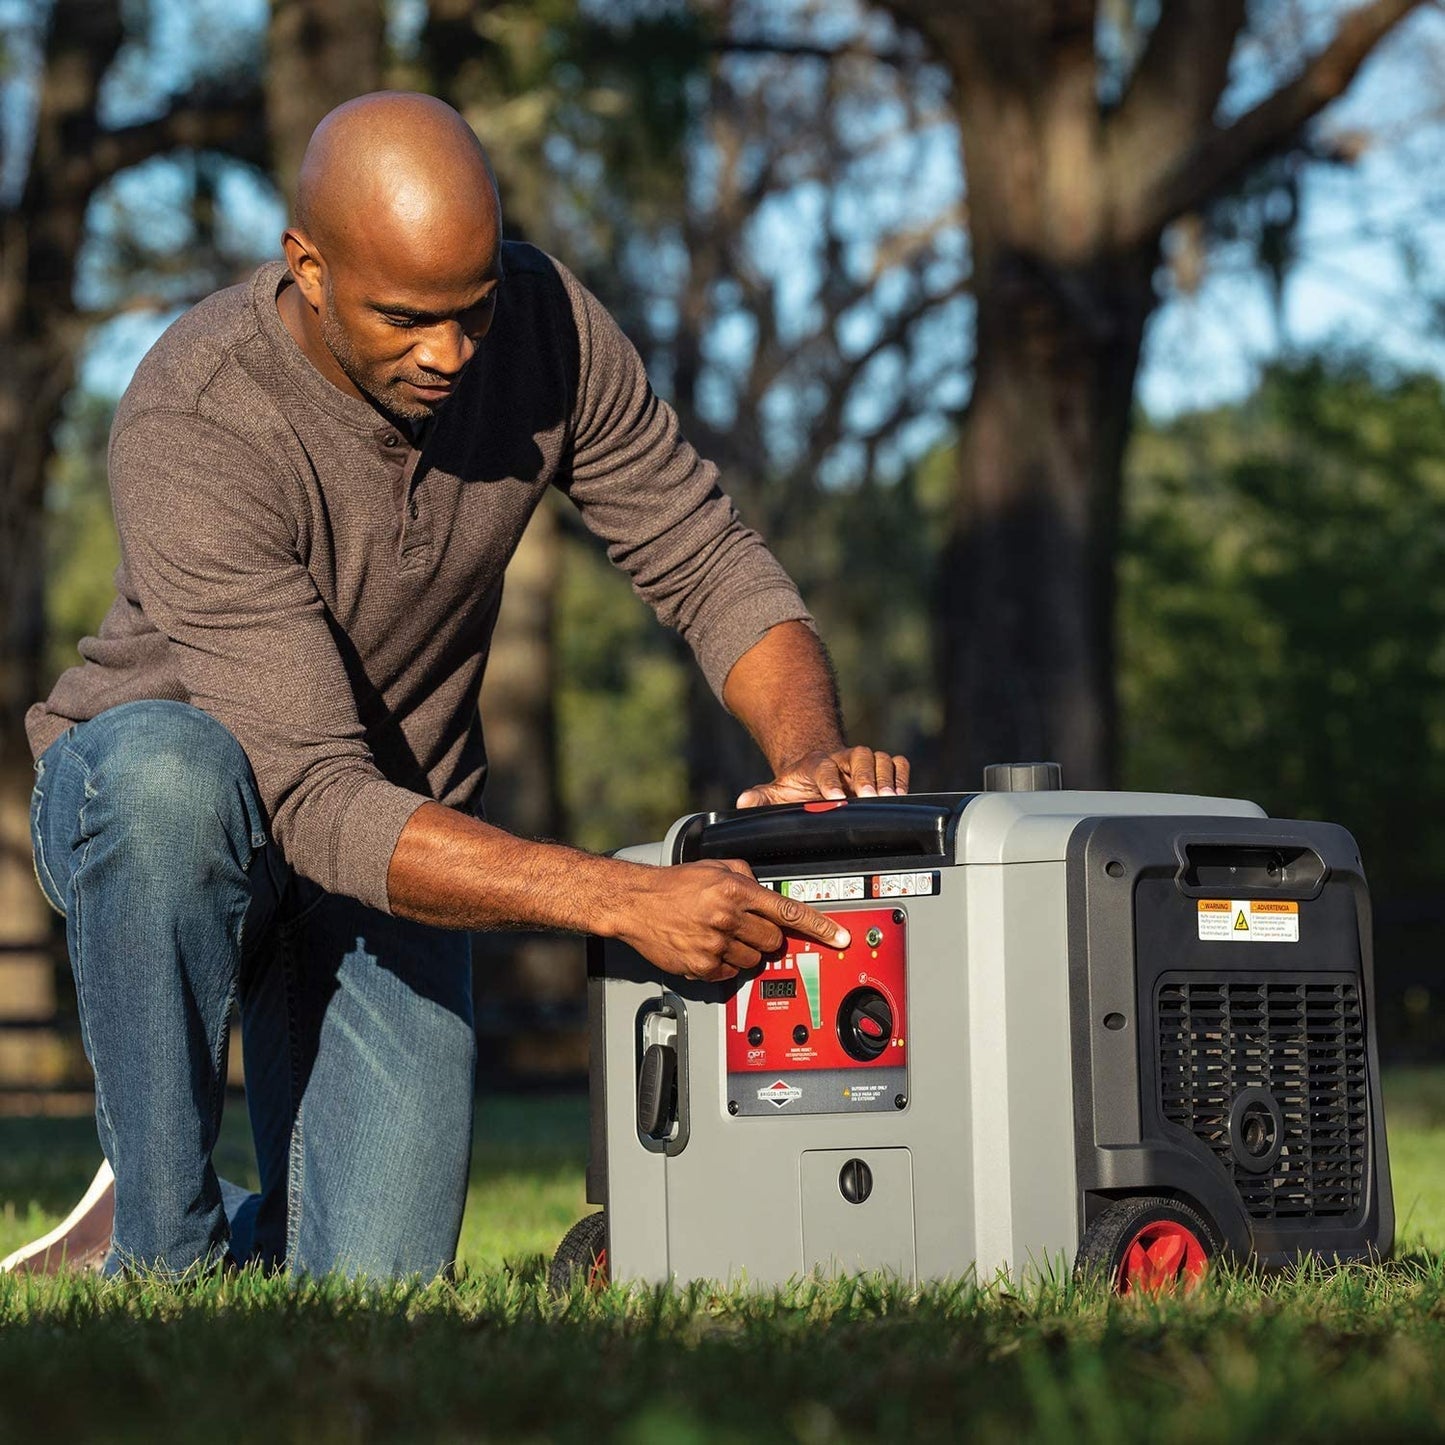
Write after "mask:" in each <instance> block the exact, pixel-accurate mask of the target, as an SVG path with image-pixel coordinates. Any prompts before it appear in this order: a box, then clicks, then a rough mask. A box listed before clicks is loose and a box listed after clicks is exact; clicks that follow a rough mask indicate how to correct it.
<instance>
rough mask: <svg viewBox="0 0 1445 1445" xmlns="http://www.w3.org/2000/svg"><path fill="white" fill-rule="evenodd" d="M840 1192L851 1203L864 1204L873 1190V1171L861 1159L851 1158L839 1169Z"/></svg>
mask: <svg viewBox="0 0 1445 1445" xmlns="http://www.w3.org/2000/svg"><path fill="white" fill-rule="evenodd" d="M838 1192H839V1193H840V1194H841V1195H842V1196H843V1198H844V1199H846V1200H847V1201H848V1203H849V1204H862V1203H863V1201H864V1200H865V1199H867V1197H868V1196H869V1195H870V1194H872V1192H873V1171H872V1170H871V1169H870V1168H869V1167H868V1166H867V1165H866V1164H865V1163H864V1162H863V1161H862V1160H861V1159H850V1160H849V1161H848V1162H847V1163H846V1164H845V1165H844V1166H843V1167H842V1168H841V1169H840V1170H839V1171H838Z"/></svg>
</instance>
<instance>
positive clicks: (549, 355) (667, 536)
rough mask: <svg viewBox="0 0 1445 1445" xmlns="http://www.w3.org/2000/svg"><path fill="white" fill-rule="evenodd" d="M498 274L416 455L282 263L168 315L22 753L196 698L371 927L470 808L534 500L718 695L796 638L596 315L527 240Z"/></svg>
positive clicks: (666, 417) (121, 414)
mask: <svg viewBox="0 0 1445 1445" xmlns="http://www.w3.org/2000/svg"><path fill="white" fill-rule="evenodd" d="M503 268H504V280H503V282H502V286H501V291H500V297H499V301H498V306H497V311H496V315H495V318H494V321H493V324H492V328H491V331H490V332H489V334H488V335H487V337H486V339H485V340H484V341H483V342H482V344H481V346H480V347H479V348H478V351H477V354H476V356H475V357H474V358H473V360H472V363H471V365H470V366H469V367H468V368H467V370H466V372H465V373H464V374H463V377H462V380H461V382H460V383H459V385H458V389H457V391H456V392H455V393H454V394H453V395H452V396H451V398H450V399H449V400H448V401H447V403H446V405H445V406H444V407H442V408H441V409H440V410H439V411H438V413H437V415H436V417H435V419H434V421H433V423H432V425H431V427H430V428H429V429H428V431H427V434H426V436H425V439H424V441H423V443H422V445H421V448H420V450H415V449H414V448H413V447H412V445H411V440H410V438H409V437H408V436H407V435H406V433H405V432H404V431H401V430H399V429H398V428H397V427H395V426H393V425H391V424H390V423H388V422H387V420H386V419H385V418H384V417H382V416H381V415H380V414H379V413H378V412H377V411H375V410H374V409H373V408H372V407H371V406H369V405H368V404H367V403H365V402H363V401H360V400H358V399H356V398H354V397H350V396H347V395H345V394H343V393H342V392H341V391H339V390H337V389H336V388H335V387H334V386H332V385H331V383H330V382H328V381H327V380H326V379H325V378H324V377H322V375H321V374H320V373H319V372H318V371H317V370H316V369H315V367H314V366H312V364H311V363H310V362H309V361H308V360H307V359H306V357H305V355H304V354H303V353H302V351H301V349H300V348H299V346H297V344H296V342H295V341H294V339H293V338H292V336H291V334H290V333H289V332H288V331H287V329H286V327H285V325H284V323H283V322H282V320H281V318H280V315H279V314H278V312H277V309H276V296H277V293H278V291H279V289H280V288H281V287H282V286H283V285H286V284H289V278H288V275H287V272H286V268H285V267H284V266H282V265H280V264H276V263H273V264H270V265H266V266H262V267H261V268H260V269H259V270H258V271H257V272H256V273H255V275H254V276H253V278H252V279H251V281H250V282H249V283H247V284H242V285H239V286H233V287H230V288H228V289H227V290H224V291H219V292H217V293H216V294H215V295H213V296H211V297H209V298H207V299H206V300H205V301H202V302H201V303H200V304H199V305H197V306H196V307H194V308H193V309H192V310H190V311H188V312H187V313H186V314H185V315H184V316H182V317H181V318H180V319H179V320H178V321H176V323H175V324H174V325H173V326H172V327H171V328H170V329H169V330H168V331H167V332H166V333H165V335H164V336H162V337H161V339H160V340H159V341H158V342H157V343H156V345H155V346H154V348H152V350H151V351H150V353H149V354H148V355H147V356H146V357H145V359H144V360H143V361H142V362H141V365H140V368H139V370H138V371H137V372H136V375H135V379H134V380H133V381H132V382H131V384H130V387H129V388H128V389H127V391H126V393H125V396H124V397H123V398H122V400H121V403H120V407H119V409H118V411H117V413H116V418H115V424H114V427H113V429H112V431H111V439H110V453H109V467H110V485H111V496H112V502H113V505H114V509H115V519H116V526H117V529H118V531H119V534H120V543H121V564H120V567H119V569H118V570H117V572H116V599H115V602H114V604H113V605H112V606H111V608H110V611H109V612H108V613H107V614H106V617H105V620H104V622H103V623H102V624H101V628H100V634H99V636H97V637H88V638H86V639H85V640H84V641H83V642H82V643H81V645H80V653H81V657H82V658H83V661H82V662H81V664H80V665H79V666H76V667H72V668H71V669H69V670H68V671H67V672H66V673H64V674H63V675H62V676H61V677H60V679H59V680H58V681H57V682H56V684H55V687H54V689H53V690H52V692H51V694H50V697H49V698H48V699H47V700H46V701H45V702H42V703H37V704H36V705H35V706H34V707H32V708H31V709H30V712H29V714H28V715H27V718H26V724H27V729H28V733H29V738H30V745H31V748H32V750H33V752H34V753H35V755H36V757H39V756H40V754H41V753H42V752H43V751H44V750H45V749H46V748H47V747H48V746H49V745H50V744H51V743H53V742H54V741H55V740H56V739H57V738H58V737H59V736H60V735H61V734H62V733H63V732H64V731H65V730H66V729H67V728H68V727H69V726H70V725H71V724H73V723H76V722H80V721H84V720H85V719H88V718H92V717H94V716H95V715H96V714H97V713H100V712H102V711H104V710H105V709H106V708H110V707H115V706H117V705H118V704H121V703H126V702H133V701H136V700H139V699H145V698H160V699H174V700H176V701H180V702H187V703H192V704H194V705H195V706H196V707H200V708H204V709H205V711H206V712H208V713H210V714H211V715H212V716H214V717H216V718H217V719H219V720H220V721H221V722H222V723H224V724H225V726H226V727H227V728H229V729H230V730H231V732H232V733H234V734H235V736H236V738H237V739H238V740H239V741H240V743H241V745H242V746H243V747H244V749H245V751H246V755H247V757H248V758H249V759H250V762H251V766H252V769H253V770H254V772H255V775H256V781H257V783H258V785H259V787H260V791H261V795H262V798H263V800H264V802H265V804H266V807H267V810H268V813H269V823H270V828H271V832H272V835H273V837H274V838H275V840H276V842H277V843H278V844H279V846H280V847H281V849H282V851H283V853H284V854H285V856H286V858H287V860H288V861H289V862H290V864H291V865H292V866H293V867H294V868H296V869H297V870H298V871H299V872H300V873H302V874H304V875H305V876H307V877H309V878H312V879H314V880H315V881H316V882H318V883H319V884H321V886H322V887H323V888H326V889H328V890H329V891H332V892H337V893H344V894H347V895H349V896H351V897H355V898H358V899H360V900H362V901H363V902H364V903H368V904H371V905H372V906H373V907H376V908H381V909H386V908H387V907H388V900H387V889H386V875H387V868H388V866H389V864H390V861H391V855H392V851H393V849H394V848H395V846H396V841H397V838H398V837H399V836H400V834H401V831H402V828H403V827H404V826H405V824H406V821H407V819H408V818H409V817H410V816H411V814H412V813H413V812H414V811H415V809H416V808H417V807H419V806H420V805H421V803H422V802H423V801H424V800H426V799H435V800H436V801H437V802H440V803H444V804H446V805H448V806H451V807H456V808H461V809H465V810H468V811H479V809H480V805H481V794H482V788H483V785H484V783H485V779H486V752H485V748H484V745H483V740H482V727H481V719H480V717H479V716H478V711H477V695H478V690H479V687H480V683H481V677H482V670H483V668H484V667H485V665H486V659H487V651H488V647H489V645H490V641H491V635H492V629H493V626H494V624H495V622H496V617H497V608H498V605H499V603H500V601H501V593H502V573H503V569H504V568H505V567H506V565H507V562H508V560H509V558H510V557H511V555H512V553H513V551H514V550H515V548H516V546H517V542H518V539H519V538H520V537H521V535H522V529H523V528H524V527H525V526H526V523H527V520H528V518H529V517H530V516H531V515H532V511H533V509H534V508H535V507H536V506H537V504H538V502H539V500H540V499H541V497H542V496H543V494H544V490H545V488H547V487H548V486H554V487H557V488H559V489H560V490H561V491H562V492H564V493H565V494H566V495H567V496H568V497H569V498H570V499H571V501H572V502H573V503H574V504H575V505H576V506H577V508H578V509H579V511H580V513H581V516H582V518H583V520H584V521H585V522H586V524H587V526H588V527H589V528H590V529H591V530H592V531H593V532H594V533H596V534H597V535H598V536H599V537H601V538H602V539H603V540H604V541H605V542H606V544H607V550H608V556H609V557H610V558H611V560H612V561H613V562H614V563H616V564H617V565H618V566H619V567H621V568H623V569H624V570H625V571H626V573H627V574H628V576H629V577H630V578H631V579H632V585H633V587H634V589H635V590H636V592H637V593H638V595H639V596H640V597H641V598H642V599H643V600H644V601H646V602H647V603H648V604H649V605H650V606H651V607H652V608H653V610H654V611H655V612H656V613H657V615H658V617H659V618H661V620H662V621H663V622H665V623H667V624H668V625H670V626H672V627H675V628H676V629H677V630H678V631H679V632H680V633H681V634H682V636H683V637H684V638H685V639H686V641H687V642H688V644H689V645H690V646H691V648H692V650H693V651H694V653H695V654H696V655H697V658H698V661H699V663H700V664H701V666H702V669H703V671H704V673H705V674H706V676H707V679H708V681H709V683H710V684H711V686H712V688H713V690H714V691H715V692H717V693H719V695H720V694H721V690H722V685H723V682H724V680H725V679H726V677H727V674H728V671H729V669H730V668H731V667H732V665H733V663H734V662H736V661H737V659H738V658H739V657H740V656H741V655H742V653H743V652H745V651H746V650H747V649H748V648H749V647H750V646H752V644H753V643H755V642H756V641H757V640H758V639H759V638H760V637H761V636H762V635H763V633H764V632H766V631H767V629H768V628H769V627H771V626H773V625H774V624H776V623H779V622H783V621H787V620H790V619H801V620H804V621H809V619H808V615H807V612H806V610H805V608H804V606H803V603H802V601H801V599H800V598H799V596H798V593H797V590H796V588H794V586H793V584H792V583H791V581H789V579H788V577H787V575H786V574H785V573H784V572H783V570H782V568H781V567H780V566H779V565H778V563H777V561H776V560H775V559H774V558H773V556H772V555H771V553H770V552H769V551H768V550H767V548H766V547H765V546H764V544H763V542H762V540H761V538H759V537H758V535H757V534H756V533H755V532H752V531H750V530H748V529H747V528H746V527H744V526H743V525H742V524H741V523H740V522H739V520H738V517H737V514H736V512H735V511H734V509H733V506H732V504H731V502H730V501H729V500H728V498H727V497H726V496H725V495H724V494H723V493H722V492H721V491H720V490H719V488H718V481H717V471H716V468H714V467H713V466H712V465H711V464H710V463H708V462H705V461H703V460H701V459H700V458H699V457H698V456H697V454H696V453H695V452H694V451H693V450H692V448H691V447H690V446H689V445H688V444H687V443H686V442H685V441H684V440H683V439H682V437H681V436H680V435H679V432H678V426H677V419H676V416H675V415H674V413H673V411H672V409H671V408H670V407H668V406H667V405H666V404H665V403H663V402H661V401H659V400H658V398H657V397H656V396H655V395H654V393H653V391H652V389H651V387H650V386H649V384H648V381H647V377H646V375H645V373H644V371H643V367H642V363H641V360H640V358H639V357H638V355H637V352H636V351H635V350H634V348H633V347H632V345H631V344H630V343H629V342H628V341H627V339H626V338H625V337H624V335H623V334H622V331H621V330H620V328H619V327H618V326H617V324H616V322H614V321H613V319H612V318H611V317H610V316H609V315H608V313H607V312H606V311H605V310H604V309H603V307H602V306H601V305H600V304H599V302H598V301H597V300H596V298H595V297H593V296H592V295H590V294H589V293H588V292H587V291H586V290H585V289H584V288H583V287H582V286H581V285H580V284H579V283H578V281H577V280H576V278H575V277H574V276H572V275H571V273H570V272H568V271H567V270H566V268H565V267H563V266H561V265H560V264H558V263H557V262H556V261H554V260H552V259H551V258H550V257H548V256H546V255H544V254H543V253H541V252H540V251H537V250H536V249H534V248H532V247H530V246H524V245H518V244H514V243H508V244H506V245H505V246H504V248H503Z"/></svg>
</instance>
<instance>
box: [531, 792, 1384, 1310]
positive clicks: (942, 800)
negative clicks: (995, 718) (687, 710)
mask: <svg viewBox="0 0 1445 1445" xmlns="http://www.w3.org/2000/svg"><path fill="white" fill-rule="evenodd" d="M617 856H619V857H624V858H628V859H631V860H633V861H638V862H646V863H651V864H655V865H658V866H662V867H666V866H669V865H673V864H679V863H685V862H687V861H689V860H693V859H704V858H712V859H721V858H737V859H742V860H744V861H745V862H747V863H748V864H749V865H750V866H751V867H752V869H753V871H754V873H755V875H756V876H757V877H758V879H759V880H760V881H761V882H763V883H765V884H767V885H768V886H771V887H773V888H775V889H777V890H778V891H780V892H781V893H783V894H785V895H787V896H789V897H791V898H796V899H801V900H803V901H804V902H806V903H808V904H810V905H812V906H813V907H815V908H817V909H819V910H820V911H823V912H825V913H827V914H828V915H829V916H832V917H836V918H837V919H838V920H839V922H841V923H842V924H843V925H844V927H846V928H847V929H848V931H849V934H850V941H849V943H848V945H847V947H846V948H843V949H829V948H826V947H824V946H823V945H820V944H818V943H816V942H814V941H812V940H810V939H807V938H803V937H800V936H789V937H787V938H786V940H785V944H784V947H783V949H782V950H781V951H780V952H778V953H777V954H776V955H774V956H772V957H770V958H769V959H767V960H765V962H764V963H763V965H762V966H761V967H760V968H758V969H756V970H754V971H753V972H751V973H749V974H746V975H740V976H739V977H737V978H735V979H732V980H730V981H729V982H727V983H725V984H702V983H692V982H686V981H683V980H681V979H676V978H669V977H666V976H664V975H663V974H662V973H660V972H659V971H658V970H657V969H655V968H653V967H652V966H651V965H649V964H648V963H646V962H645V961H644V960H643V959H642V958H641V957H640V956H639V955H637V954H636V953H634V952H633V951H632V950H630V949H628V948H626V947H624V946H621V945H618V944H615V943H612V942H607V941H604V940H600V939H593V940H591V941H590V943H589V954H588V1013H589V1028H590V1033H591V1038H590V1044H591V1141H590V1158H589V1164H588V1173H587V1185H588V1195H587V1197H588V1199H589V1200H590V1201H591V1202H592V1203H594V1204H600V1205H601V1206H603V1210H602V1213H600V1214H592V1215H589V1216H587V1217H586V1218H584V1219H583V1220H581V1221H580V1222H579V1223H578V1224H577V1225H576V1226H575V1227H574V1228H573V1230H572V1231H571V1232H570V1233H569V1235H568V1236H567V1238H566V1239H565V1240H564V1241H563V1245H562V1247H561V1248H560V1249H559V1251H558V1254H557V1257H556V1259H555V1261H554V1265H553V1272H552V1279H553V1283H554V1286H556V1287H557V1288H563V1287H566V1285H567V1282H568V1280H569V1279H570V1277H571V1275H572V1274H573V1273H575V1272H576V1271H577V1270H579V1269H580V1270H584V1271H586V1272H587V1273H588V1274H589V1275H590V1277H591V1278H592V1279H593V1280H594V1281H595V1280H599V1279H607V1278H610V1279H612V1280H615V1281H624V1282H625V1281H638V1282H658V1281H666V1280H675V1281H679V1282H681V1281H687V1280H694V1279H712V1280H719V1281H724V1282H732V1283H737V1282H747V1283H751V1284H754V1285H760V1286H771V1285H777V1284H782V1283H784V1282H786V1281H788V1280H790V1279H793V1278H796V1277H799V1276H803V1275H807V1274H809V1273H812V1272H814V1271H822V1272H824V1273H833V1272H838V1271H855V1270H883V1271H887V1272H889V1273H891V1274H893V1275H895V1276H897V1277H898V1278H900V1279H902V1280H904V1281H922V1280H930V1279H942V1278H947V1277H959V1276H964V1275H966V1274H968V1273H970V1272H976V1274H977V1276H978V1277H979V1278H980V1279H985V1280H986V1279H989V1278H993V1277H995V1276H996V1275H997V1273H998V1272H999V1271H1007V1273H1008V1276H1009V1277H1011V1278H1014V1279H1021V1278H1027V1277H1030V1276H1033V1277H1041V1276H1048V1275H1056V1274H1057V1273H1058V1271H1059V1269H1060V1268H1061V1267H1062V1268H1064V1269H1067V1268H1068V1267H1070V1266H1071V1265H1072V1266H1074V1267H1076V1268H1090V1269H1098V1270H1100V1271H1102V1272H1104V1273H1105V1274H1106V1275H1107V1277H1108V1278H1109V1279H1111V1280H1112V1281H1113V1283H1114V1284H1115V1286H1116V1287H1117V1288H1119V1289H1122V1290H1125V1291H1127V1290H1130V1289H1141V1288H1143V1289H1149V1288H1155V1287H1160V1286H1163V1285H1172V1284H1175V1283H1178V1282H1185V1283H1187V1282H1189V1281H1192V1280H1195V1279H1197V1278H1198V1277H1199V1276H1201V1275H1202V1274H1203V1273H1204V1271H1205V1270H1206V1269H1207V1267H1208V1264H1209V1261H1210V1259H1211V1258H1213V1257H1214V1256H1216V1255H1219V1254H1226V1255H1229V1256H1231V1257H1236V1258H1243V1259H1253V1260H1256V1261H1258V1262H1259V1263H1260V1264H1262V1265H1264V1266H1266V1267H1277V1266H1280V1265H1283V1264H1285V1263H1287V1262H1289V1261H1292V1260H1295V1259H1298V1258H1299V1257H1301V1256H1304V1255H1314V1256H1318V1257H1321V1258H1325V1259H1340V1260H1347V1259H1358V1258H1365V1257H1378V1256H1383V1255H1385V1254H1386V1253H1388V1251H1389V1249H1390V1245H1391V1241H1392V1237H1393V1231H1394V1215H1393V1206H1392V1200H1391V1194H1390V1177H1389V1166H1388V1161H1387V1157H1386V1148H1385V1134H1384V1126H1383V1115H1382V1111H1381V1104H1380V1091H1379V1078H1378V1065H1377V1057H1376V1046H1375V1029H1374V1017H1373V1014H1374V1008H1373V977H1372V960H1371V929H1370V903H1369V894H1368V890H1367V888H1366V884H1365V878H1364V874H1363V870H1362V868H1361V864H1360V858H1359V853H1358V850H1357V848H1356V845H1355V842H1354V840H1353V839H1352V838H1351V836H1350V835H1349V833H1348V832H1346V831H1345V830H1344V829H1343V828H1341V827H1337V826H1335V825H1333V824H1329V823H1318V822H1290V821H1281V820H1276V819H1270V818H1267V817H1266V816H1265V815H1264V813H1263V812H1262V810H1261V809H1260V808H1258V807H1257V806H1256V805H1254V804H1253V803H1249V802H1244V801H1241V800H1238V799H1229V798H1205V797H1184V796H1171V795H1166V794H1148V793H1105V792H1069V791H1064V790H1062V789H1061V787H1060V783H1059V776H1058V768H1057V766H1056V765H1054V764H1005V765H999V766H996V767H993V768H990V769H989V770H988V772H987V775H986V777H985V787H984V790H983V791H982V792H979V793H958V794H952V793H940V794H924V795H909V796H900V797H888V798H870V799H849V800H848V801H846V802H842V803H808V804H798V805H784V806H779V807H769V808H757V809H747V810H738V811H726V812H715V813H696V814H692V815H689V816H687V817H684V818H682V819H680V820H679V821H678V822H677V823H675V824H674V825H673V827H672V828H671V829H670V830H669V831H668V834H667V837H666V838H665V839H664V840H663V841H662V842H661V843H654V844H649V845H647V846H645V847H638V848H630V849H626V850H624V851H622V852H621V853H619V854H618V855H617Z"/></svg>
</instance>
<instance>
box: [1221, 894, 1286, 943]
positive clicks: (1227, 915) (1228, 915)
mask: <svg viewBox="0 0 1445 1445" xmlns="http://www.w3.org/2000/svg"><path fill="white" fill-rule="evenodd" d="M1198 913H1199V936H1200V938H1202V939H1204V940H1205V941H1206V942H1215V943H1298V942H1299V904H1298V903H1295V902H1293V901H1291V900H1289V899H1284V898H1254V899H1242V898H1201V899H1200V900H1199V907H1198Z"/></svg>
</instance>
